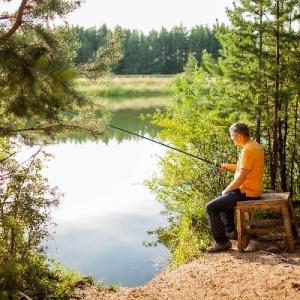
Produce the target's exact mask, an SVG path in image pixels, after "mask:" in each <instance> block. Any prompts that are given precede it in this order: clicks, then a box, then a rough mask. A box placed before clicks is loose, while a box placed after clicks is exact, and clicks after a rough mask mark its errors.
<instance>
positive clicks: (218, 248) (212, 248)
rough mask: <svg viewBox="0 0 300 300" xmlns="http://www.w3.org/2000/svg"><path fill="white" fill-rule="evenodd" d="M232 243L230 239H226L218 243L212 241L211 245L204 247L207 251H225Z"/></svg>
mask: <svg viewBox="0 0 300 300" xmlns="http://www.w3.org/2000/svg"><path fill="white" fill-rule="evenodd" d="M231 246H232V244H231V242H230V241H228V242H227V243H225V244H218V243H217V242H214V243H213V244H212V245H211V246H209V247H207V248H206V251H207V252H220V251H226V250H229V249H230V248H231Z"/></svg>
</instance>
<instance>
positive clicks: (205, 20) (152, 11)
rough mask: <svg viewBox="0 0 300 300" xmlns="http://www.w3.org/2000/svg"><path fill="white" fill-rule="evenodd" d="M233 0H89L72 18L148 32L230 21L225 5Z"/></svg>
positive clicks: (86, 23) (82, 22) (76, 21)
mask: <svg viewBox="0 0 300 300" xmlns="http://www.w3.org/2000/svg"><path fill="white" fill-rule="evenodd" d="M232 2H233V1H232V0H208V1H207V0H185V1H174V0H151V1H145V0H144V1H143V0H105V1H100V0H86V2H85V3H84V4H83V5H82V7H81V8H80V9H79V10H78V11H77V12H76V13H73V14H72V15H71V16H70V18H69V20H70V22H71V23H72V24H74V25H79V26H83V27H86V28H88V27H93V26H96V27H100V26H102V25H103V24H106V25H107V27H108V28H110V29H113V28H114V27H115V26H117V25H120V26H121V27H122V28H125V29H130V30H139V31H143V32H144V33H148V32H149V31H151V30H152V29H154V30H157V31H160V30H161V28H162V27H164V28H166V29H167V30H170V29H171V28H173V27H174V26H180V25H181V24H182V25H183V26H185V27H186V28H187V29H190V28H191V27H194V26H195V25H208V26H212V25H213V24H215V23H216V19H218V20H219V22H225V23H228V19H227V16H226V12H225V8H226V7H227V6H228V7H231V6H232Z"/></svg>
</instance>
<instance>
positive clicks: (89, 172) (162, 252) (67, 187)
mask: <svg viewBox="0 0 300 300" xmlns="http://www.w3.org/2000/svg"><path fill="white" fill-rule="evenodd" d="M153 112H154V109H144V110H133V109H127V110H121V111H117V112H115V113H114V114H113V116H112V118H111V120H110V122H111V124H114V125H116V126H119V127H121V128H124V129H126V130H130V131H132V132H135V133H138V134H141V135H143V136H147V137H148V138H155V136H156V134H157V133H158V129H157V128H155V127H154V125H151V124H150V122H149V121H147V120H146V121H141V120H140V119H139V118H138V116H139V115H140V114H141V113H143V114H145V113H153ZM47 150H48V152H50V153H53V154H54V156H55V158H54V159H52V160H51V162H50V163H49V164H48V166H49V167H48V168H47V169H46V170H45V171H44V174H45V176H46V177H48V178H49V182H50V184H51V185H57V186H58V187H59V188H60V190H61V191H62V192H64V193H65V196H64V198H63V199H62V201H61V204H60V206H59V208H58V209H55V210H53V212H52V217H53V221H54V222H55V223H56V224H57V226H56V227H55V228H54V227H51V231H50V232H52V237H53V239H52V240H50V244H49V249H48V252H47V254H48V256H49V257H53V258H55V259H56V260H58V261H59V262H62V263H63V264H64V265H65V267H67V268H71V269H75V270H78V271H80V273H82V274H83V275H86V276H92V277H93V278H94V279H95V280H96V281H98V280H104V284H105V285H121V286H138V285H142V284H145V283H146V282H148V281H150V280H151V279H152V278H153V277H154V276H155V275H156V274H157V273H158V272H160V271H161V270H162V268H163V267H165V266H166V265H167V263H168V254H169V253H168V250H167V249H166V248H165V247H164V246H162V245H160V246H158V247H156V248H152V247H150V248H148V247H145V246H144V245H143V242H145V241H146V242H149V241H152V240H153V239H155V237H153V236H149V235H148V234H147V230H154V229H157V228H158V227H160V226H164V225H165V224H166V220H165V218H164V217H163V216H162V215H161V214H160V212H161V210H162V209H163V207H162V206H161V204H160V203H159V202H158V201H157V200H156V198H155V195H153V194H151V193H150V191H149V190H148V189H147V188H146V187H145V186H144V185H143V181H144V180H145V179H148V178H151V173H152V172H153V171H157V157H156V155H163V154H164V153H165V151H166V148H165V147H163V146H161V145H158V144H156V143H154V142H150V141H148V140H145V139H141V138H137V137H135V136H133V135H130V134H127V133H124V132H121V131H118V130H114V129H108V130H107V132H106V134H105V136H104V137H103V141H102V140H99V141H97V142H92V141H90V140H88V139H86V138H84V137H83V136H79V137H77V138H76V139H75V138H68V139H66V140H64V141H62V142H60V143H58V144H56V145H52V146H49V147H47Z"/></svg>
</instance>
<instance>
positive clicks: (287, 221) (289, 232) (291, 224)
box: [236, 191, 299, 252]
mask: <svg viewBox="0 0 300 300" xmlns="http://www.w3.org/2000/svg"><path fill="white" fill-rule="evenodd" d="M256 209H264V210H267V211H270V212H278V213H281V216H282V217H281V218H280V219H265V220H251V219H250V217H251V213H252V212H253V211H254V210H256ZM236 217H237V232H238V251H239V252H242V251H244V249H245V248H247V246H248V244H249V242H250V240H251V238H252V235H253V234H265V233H280V232H284V233H285V235H284V241H285V248H286V250H287V251H288V252H294V251H295V248H294V237H298V235H299V232H298V228H297V225H296V222H295V216H294V211H293V206H292V203H291V199H290V193H283V192H282V193H281V192H274V191H270V192H264V193H263V194H262V196H261V198H260V199H259V200H249V201H240V202H238V203H237V207H236Z"/></svg>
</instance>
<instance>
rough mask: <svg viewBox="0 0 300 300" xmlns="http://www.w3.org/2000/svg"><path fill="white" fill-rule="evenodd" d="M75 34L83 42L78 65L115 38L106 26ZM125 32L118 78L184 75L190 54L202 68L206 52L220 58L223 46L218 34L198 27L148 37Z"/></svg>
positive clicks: (77, 31)
mask: <svg viewBox="0 0 300 300" xmlns="http://www.w3.org/2000/svg"><path fill="white" fill-rule="evenodd" d="M74 31H75V32H76V34H77V35H78V36H79V39H80V41H81V47H80V48H79V49H78V55H77V57H76V58H75V59H74V61H75V63H76V64H80V63H85V62H88V61H89V59H91V58H92V57H93V53H95V52H96V50H95V48H98V47H99V46H103V45H104V44H105V43H106V41H107V39H108V37H109V36H110V34H111V32H110V30H109V29H108V28H107V26H106V25H103V26H101V27H100V28H94V27H93V28H88V29H84V28H82V27H74ZM124 31H125V34H126V36H125V39H124V43H123V45H124V56H123V58H122V59H121V60H120V61H119V62H118V63H117V64H116V66H115V67H114V69H113V73H114V74H118V75H122V74H123V75H128V74H131V75H132V74H140V75H149V74H152V75H157V74H172V75H173V74H178V73H181V72H183V71H184V66H185V65H186V63H187V61H188V54H189V53H192V54H193V55H194V59H195V61H196V62H197V64H198V65H199V66H201V65H202V51H203V50H204V49H206V50H207V51H208V52H209V53H211V54H212V56H213V57H214V58H215V59H217V57H219V56H220V54H219V52H218V51H219V49H220V43H219V41H218V40H217V39H216V37H215V32H214V30H212V29H210V28H209V27H207V26H203V25H197V26H195V27H192V28H191V29H190V30H189V31H188V30H187V29H186V28H185V27H183V26H182V25H181V26H175V27H173V28H172V29H171V30H170V31H167V30H166V29H165V28H162V30H161V31H159V32H158V31H155V30H152V31H151V32H150V33H149V34H148V35H146V34H144V33H143V32H139V31H137V30H133V31H131V30H128V29H126V30H124Z"/></svg>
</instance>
